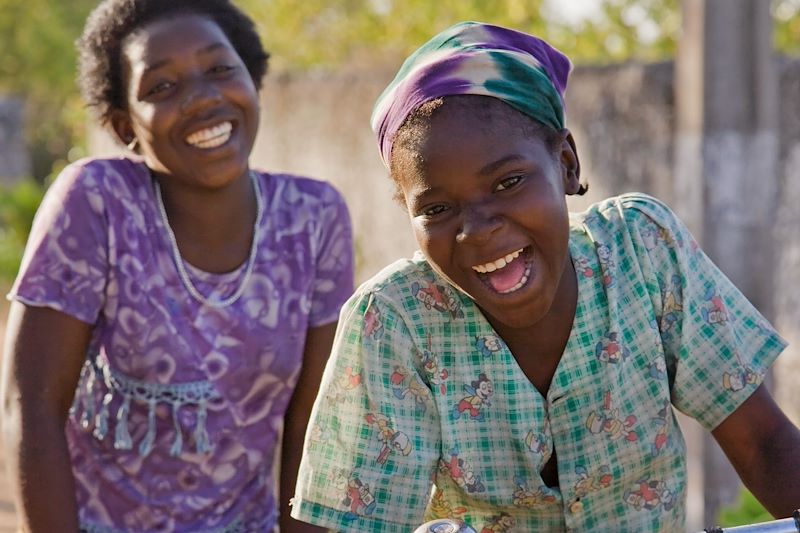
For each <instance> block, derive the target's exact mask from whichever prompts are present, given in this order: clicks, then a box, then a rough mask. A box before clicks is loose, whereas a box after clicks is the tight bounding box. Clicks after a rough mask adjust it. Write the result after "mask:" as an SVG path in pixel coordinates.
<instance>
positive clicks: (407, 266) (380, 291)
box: [351, 252, 471, 327]
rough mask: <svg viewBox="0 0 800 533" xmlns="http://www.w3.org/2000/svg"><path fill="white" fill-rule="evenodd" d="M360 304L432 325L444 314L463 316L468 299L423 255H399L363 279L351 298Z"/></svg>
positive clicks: (408, 321) (441, 318) (411, 322)
mask: <svg viewBox="0 0 800 533" xmlns="http://www.w3.org/2000/svg"><path fill="white" fill-rule="evenodd" d="M351 300H352V301H353V302H359V303H360V305H362V306H363V307H364V308H366V307H369V306H370V305H372V304H373V303H374V304H377V305H378V306H379V307H381V308H384V309H385V308H389V309H390V310H391V311H393V312H395V313H396V314H399V315H401V316H402V317H404V320H405V321H406V322H407V323H408V324H416V325H419V326H421V327H432V326H433V325H434V324H439V323H440V322H441V321H442V320H444V321H445V322H447V321H448V317H453V318H455V317H463V316H464V308H465V307H466V306H469V305H470V302H471V300H469V298H467V297H466V296H464V295H463V294H462V293H461V292H459V291H458V290H457V289H455V288H454V287H453V286H452V285H450V283H448V282H447V281H446V280H444V279H442V278H441V276H439V275H438V274H437V273H436V272H435V271H434V270H433V269H432V268H431V266H430V264H429V263H428V261H427V260H426V259H425V257H424V256H423V255H422V254H421V253H420V252H417V253H416V254H415V255H414V257H413V258H410V259H408V258H406V259H400V260H398V261H395V262H394V263H392V264H390V265H389V266H387V267H386V268H384V269H383V270H381V271H380V272H378V273H377V274H375V275H374V276H373V277H372V278H370V279H369V280H367V281H366V282H364V283H363V284H362V285H361V286H360V287H358V289H356V292H355V294H354V295H353V297H352V299H351Z"/></svg>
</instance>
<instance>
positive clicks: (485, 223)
mask: <svg viewBox="0 0 800 533" xmlns="http://www.w3.org/2000/svg"><path fill="white" fill-rule="evenodd" d="M502 225H503V219H502V217H501V216H500V215H499V214H498V213H496V212H493V211H492V210H491V209H490V208H489V206H486V205H474V204H473V205H467V206H465V207H463V208H462V209H461V228H460V229H459V232H458V235H456V242H458V243H459V244H470V243H472V244H484V243H486V242H488V241H489V239H491V238H492V236H493V235H494V233H495V232H496V231H497V230H499V229H500V227H501V226H502Z"/></svg>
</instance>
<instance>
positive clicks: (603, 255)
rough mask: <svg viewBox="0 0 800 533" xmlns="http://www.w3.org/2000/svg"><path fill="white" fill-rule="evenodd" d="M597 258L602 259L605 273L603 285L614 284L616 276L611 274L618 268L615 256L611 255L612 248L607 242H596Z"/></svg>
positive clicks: (602, 269) (609, 285)
mask: <svg viewBox="0 0 800 533" xmlns="http://www.w3.org/2000/svg"><path fill="white" fill-rule="evenodd" d="M595 248H596V249H597V258H598V260H599V261H600V270H601V271H602V273H603V285H604V286H606V287H611V286H613V285H614V276H613V275H612V274H611V273H612V272H614V269H615V268H616V264H615V263H614V258H612V257H611V248H609V246H608V245H607V244H602V243H599V242H596V243H595Z"/></svg>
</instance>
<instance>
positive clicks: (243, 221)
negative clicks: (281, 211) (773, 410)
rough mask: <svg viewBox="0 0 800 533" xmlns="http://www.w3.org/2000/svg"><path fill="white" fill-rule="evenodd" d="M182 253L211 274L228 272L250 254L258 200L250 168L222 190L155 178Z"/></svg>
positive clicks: (167, 178) (193, 263) (192, 262)
mask: <svg viewBox="0 0 800 533" xmlns="http://www.w3.org/2000/svg"><path fill="white" fill-rule="evenodd" d="M154 178H155V179H156V181H157V183H158V184H159V187H160V189H161V197H162V201H163V204H164V210H165V212H166V215H167V219H168V222H169V225H170V227H171V228H172V231H173V233H174V235H175V240H176V242H177V245H178V249H179V250H180V253H181V256H182V257H183V258H184V259H185V260H186V261H187V262H189V263H191V264H192V265H194V266H196V267H198V268H201V269H202V270H206V271H209V272H228V271H231V270H234V269H235V268H236V267H238V266H239V265H241V264H242V263H243V262H244V261H245V259H246V258H247V256H248V252H249V249H250V243H251V242H252V238H253V225H254V223H255V221H256V216H257V215H256V211H257V203H256V196H255V192H256V191H255V189H254V185H253V183H252V181H251V179H250V176H249V172H248V173H245V174H243V175H242V176H240V177H239V178H238V179H236V180H235V181H233V182H232V183H231V184H230V185H228V186H226V187H222V188H219V189H211V190H208V189H203V188H200V187H191V186H186V185H184V184H182V183H180V182H176V180H173V179H171V178H169V177H159V176H154Z"/></svg>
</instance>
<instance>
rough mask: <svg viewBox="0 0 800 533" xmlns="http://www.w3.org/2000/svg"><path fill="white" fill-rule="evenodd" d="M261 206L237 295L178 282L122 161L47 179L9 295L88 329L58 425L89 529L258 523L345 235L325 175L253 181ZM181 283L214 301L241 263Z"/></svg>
mask: <svg viewBox="0 0 800 533" xmlns="http://www.w3.org/2000/svg"><path fill="white" fill-rule="evenodd" d="M255 176H256V179H255V180H254V184H256V185H257V187H256V188H257V190H258V191H259V193H260V195H261V197H262V199H263V203H262V205H263V215H262V216H261V218H260V224H259V225H258V226H259V227H258V231H257V232H256V235H257V237H258V242H257V244H258V246H257V249H256V252H255V255H254V256H253V261H254V267H253V270H252V274H251V275H250V277H249V279H248V280H247V285H246V287H245V290H244V293H243V294H242V296H241V297H240V298H239V299H237V300H236V301H235V302H234V303H232V304H230V305H228V306H225V307H214V306H209V305H204V304H201V303H200V302H199V301H198V300H196V299H194V298H192V297H191V296H190V295H189V293H188V292H187V289H186V287H185V284H184V283H183V282H182V281H181V279H180V276H179V272H178V268H177V267H176V262H175V260H174V258H173V253H172V244H171V242H170V240H169V237H168V231H167V227H166V226H165V225H164V223H163V220H162V218H161V216H160V213H159V210H158V207H157V205H158V204H157V200H156V196H155V193H154V184H153V180H152V178H151V177H150V174H149V172H148V170H147V168H146V167H145V166H144V164H143V163H142V162H140V161H138V160H134V159H106V160H84V161H80V162H78V163H76V164H73V165H71V166H69V167H67V169H65V170H64V171H63V173H62V174H61V175H60V176H59V178H58V179H57V180H56V181H55V183H54V184H53V186H52V187H51V188H50V189H49V191H48V193H47V196H46V197H45V200H44V202H43V203H42V206H41V207H40V209H39V212H38V214H37V217H36V220H35V223H34V228H33V230H32V232H31V235H30V238H29V241H28V246H27V249H26V253H25V257H24V259H23V264H22V267H21V269H20V273H19V276H18V278H17V280H16V283H15V285H14V287H13V289H12V291H11V293H10V295H9V298H11V299H15V300H18V301H21V302H23V303H26V304H28V305H32V306H46V307H50V308H53V309H57V310H60V311H62V312H64V313H67V314H69V315H71V316H73V317H75V318H77V319H79V320H81V321H83V322H86V323H89V324H92V325H93V326H94V328H93V332H92V338H91V342H90V347H89V350H88V352H87V361H86V364H85V366H84V369H83V372H82V375H81V380H80V382H79V385H78V389H77V391H76V394H75V402H74V405H73V408H72V411H71V416H70V417H69V420H68V422H67V427H66V434H67V439H68V442H69V448H70V452H71V456H72V464H73V472H74V474H75V480H76V487H77V501H78V506H79V513H80V521H81V527H82V529H83V530H84V531H87V532H104V533H105V532H110V533H116V532H159V533H161V532H164V533H166V532H189V531H191V532H193V533H198V532H203V533H211V532H214V533H230V532H248V533H251V532H267V531H272V530H273V527H274V525H275V523H276V521H277V502H276V497H275V489H274V487H275V484H276V482H275V479H274V475H273V468H274V457H275V454H276V451H277V449H278V446H279V444H280V443H279V438H278V437H279V428H280V426H281V421H282V418H283V415H284V413H285V410H286V406H287V403H288V401H289V399H290V396H291V394H292V391H293V389H294V387H295V384H296V382H297V377H298V374H299V371H300V366H301V360H302V351H303V345H304V341H305V335H306V330H307V328H309V327H314V326H320V325H324V324H327V323H330V322H333V321H335V320H336V319H337V317H338V312H339V308H340V306H341V304H342V303H343V302H344V301H345V300H346V298H347V297H348V296H349V295H350V294H351V292H352V278H353V272H352V270H353V264H352V235H351V229H350V222H349V215H348V213H347V208H346V206H345V204H344V201H343V200H342V197H341V196H340V195H339V194H338V193H337V192H336V191H335V190H334V189H333V188H332V187H331V186H330V185H328V184H326V183H324V182H320V181H315V180H311V179H307V178H298V177H292V176H286V175H273V174H255ZM185 266H186V270H187V271H188V274H189V277H190V279H191V280H192V283H193V284H194V285H195V286H196V287H197V289H198V290H199V291H200V292H201V293H202V294H203V295H204V296H206V297H208V298H210V299H215V298H216V299H218V300H224V299H225V298H226V297H228V296H229V295H230V294H232V293H234V292H235V291H236V290H237V288H238V287H239V285H240V284H241V282H242V281H243V276H245V275H246V272H245V270H246V268H245V265H243V266H242V267H240V268H239V269H238V270H236V271H234V272H231V273H227V274H210V273H207V272H202V271H200V270H199V269H196V268H194V267H192V266H191V265H189V264H185Z"/></svg>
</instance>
